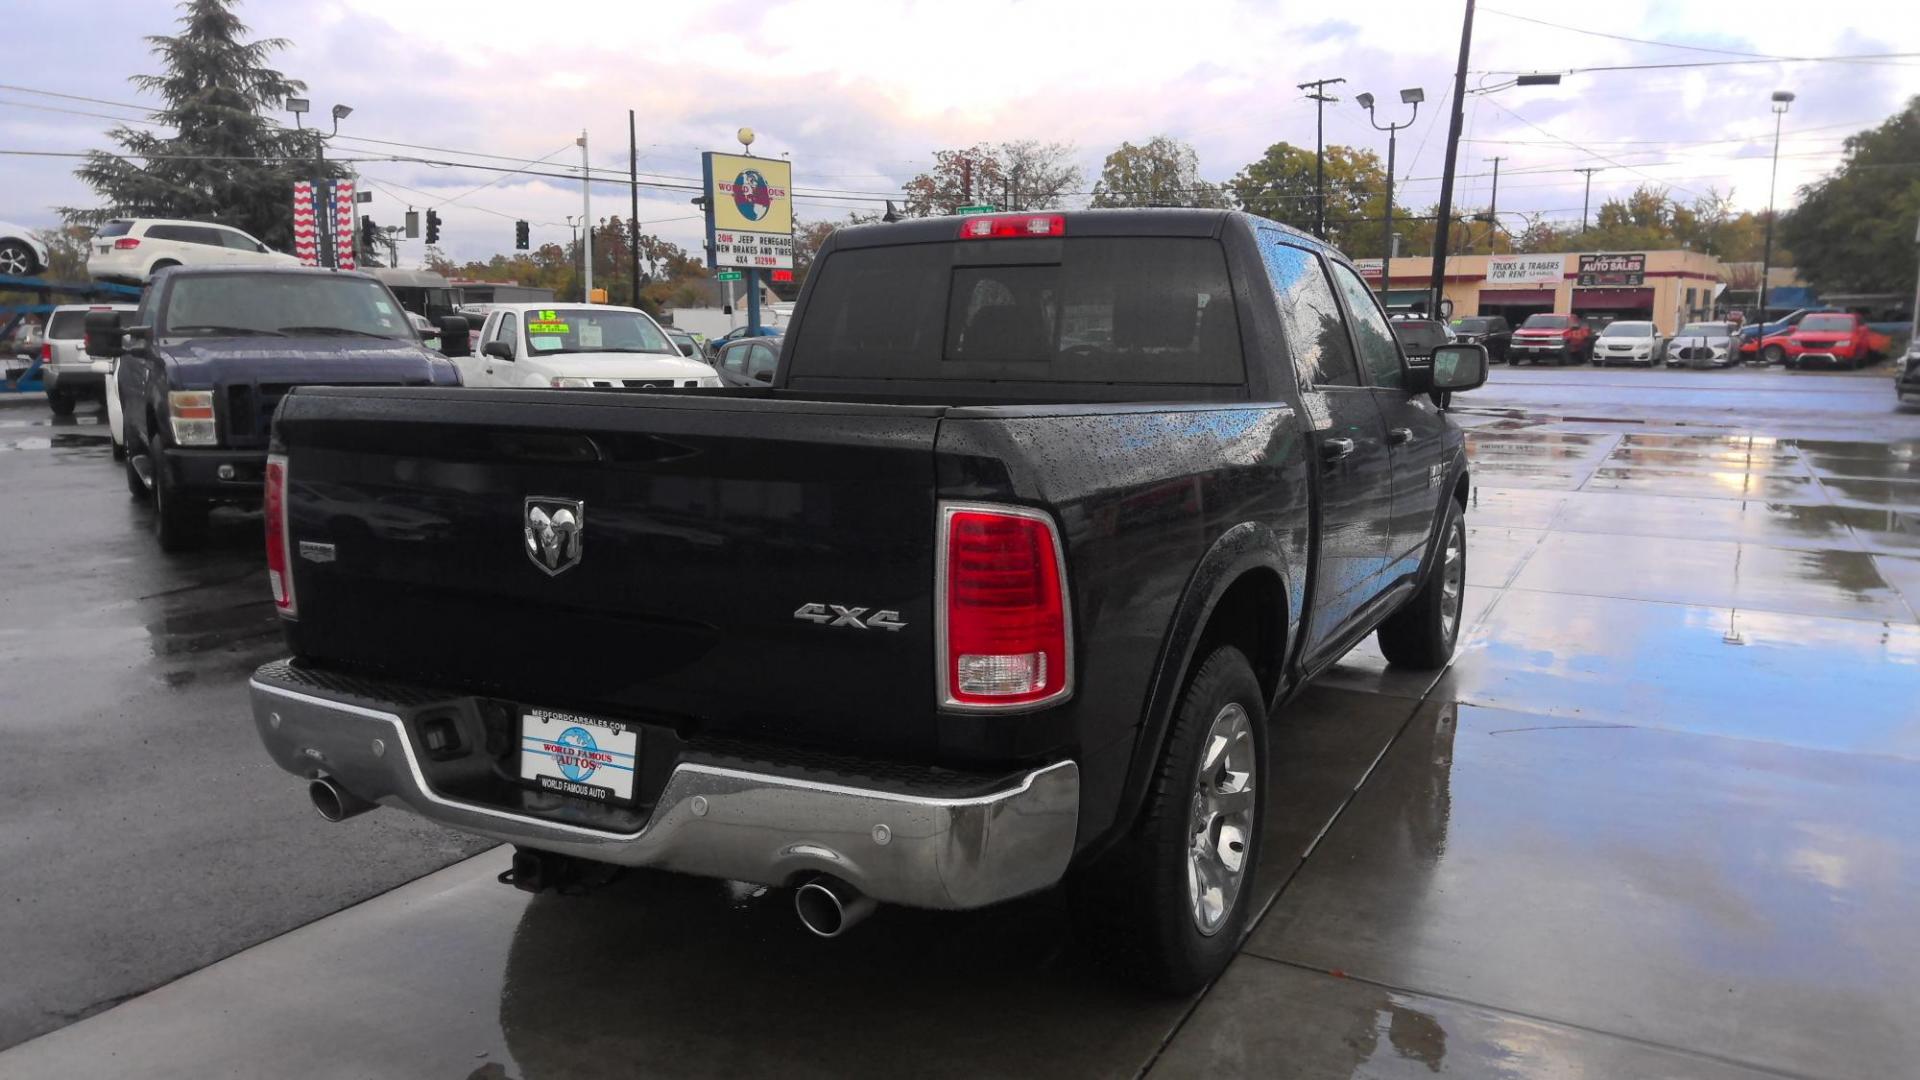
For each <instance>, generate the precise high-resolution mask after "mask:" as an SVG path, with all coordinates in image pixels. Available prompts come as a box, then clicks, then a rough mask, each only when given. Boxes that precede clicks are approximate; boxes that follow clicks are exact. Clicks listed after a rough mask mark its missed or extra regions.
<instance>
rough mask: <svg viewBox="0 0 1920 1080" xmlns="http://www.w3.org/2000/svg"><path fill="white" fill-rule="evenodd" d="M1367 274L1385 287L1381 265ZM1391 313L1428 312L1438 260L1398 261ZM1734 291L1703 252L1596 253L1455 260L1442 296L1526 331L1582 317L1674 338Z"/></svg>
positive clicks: (1364, 262) (1458, 311)
mask: <svg viewBox="0 0 1920 1080" xmlns="http://www.w3.org/2000/svg"><path fill="white" fill-rule="evenodd" d="M1356 265H1358V266H1359V268H1360V273H1361V274H1362V276H1364V277H1365V278H1366V279H1367V282H1368V283H1369V284H1371V285H1372V286H1373V287H1374V288H1375V289H1379V288H1380V287H1381V281H1380V272H1381V260H1379V259H1359V260H1356ZM1391 269H1392V274H1393V280H1392V281H1391V282H1390V283H1388V285H1387V288H1386V301H1387V306H1388V308H1390V309H1392V310H1394V311H1409V310H1419V311H1424V310H1425V309H1426V306H1427V289H1428V288H1429V286H1430V283H1431V281H1432V276H1433V260H1432V259H1431V258H1428V257H1405V258H1397V259H1394V260H1393V265H1392V268H1391ZM1725 288H1726V269H1725V267H1724V266H1723V265H1722V264H1721V262H1720V260H1719V259H1717V258H1714V257H1713V256H1711V255H1704V254H1701V253H1700V252H1697V251H1595V252H1584V253H1577V254H1576V253H1568V254H1564V255H1449V256H1448V257H1447V276H1446V285H1445V289H1444V292H1443V294H1442V295H1444V296H1445V297H1446V299H1448V300H1450V301H1452V302H1453V309H1452V310H1453V314H1454V316H1456V317H1458V316H1461V315H1504V316H1505V317H1506V318H1507V321H1509V322H1511V323H1514V324H1516V325H1518V324H1519V323H1520V322H1522V321H1523V320H1525V319H1526V317H1527V316H1529V315H1538V314H1543V313H1549V314H1556V315H1569V314H1573V315H1580V316H1582V317H1584V318H1586V319H1589V320H1591V321H1593V322H1597V323H1609V322H1613V321H1614V320H1616V319H1646V320H1651V321H1652V322H1653V323H1655V324H1656V325H1658V326H1659V328H1660V332H1661V333H1663V334H1672V333H1673V332H1674V331H1676V330H1678V329H1679V328H1680V325H1681V324H1682V323H1686V322H1689V321H1693V320H1699V319H1709V318H1712V317H1713V315H1714V312H1715V306H1716V304H1715V301H1716V299H1717V298H1718V297H1719V296H1720V295H1721V293H1722V292H1723V291H1724V290H1725Z"/></svg>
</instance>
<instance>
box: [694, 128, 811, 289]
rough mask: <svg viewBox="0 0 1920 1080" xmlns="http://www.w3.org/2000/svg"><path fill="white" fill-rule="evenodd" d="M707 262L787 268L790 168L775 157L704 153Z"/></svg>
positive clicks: (790, 231)
mask: <svg viewBox="0 0 1920 1080" xmlns="http://www.w3.org/2000/svg"><path fill="white" fill-rule="evenodd" d="M700 166H701V169H700V171H701V174H702V178H703V182H704V183H705V184H706V193H707V265H708V266H709V267H711V268H712V269H715V270H718V269H720V268H722V267H730V266H738V267H745V268H748V269H754V270H791V269H793V166H792V164H790V163H789V162H787V161H785V160H783V159H780V158H760V157H749V156H747V155H745V154H721V153H713V152H708V153H706V154H702V155H701V156H700Z"/></svg>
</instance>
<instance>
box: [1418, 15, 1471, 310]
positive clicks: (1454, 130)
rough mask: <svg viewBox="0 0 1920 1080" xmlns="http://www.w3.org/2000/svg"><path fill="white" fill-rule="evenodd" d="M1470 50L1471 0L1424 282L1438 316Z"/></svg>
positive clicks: (1444, 283) (1463, 23) (1462, 30)
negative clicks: (1430, 265) (1430, 257)
mask: <svg viewBox="0 0 1920 1080" xmlns="http://www.w3.org/2000/svg"><path fill="white" fill-rule="evenodd" d="M1472 52H1473V0H1467V13H1466V16H1465V18H1463V19H1462V20H1461V23H1460V63H1459V65H1458V66H1457V67H1455V68H1454V71H1453V116H1452V117H1451V118H1449V119H1448V121H1447V160H1446V164H1445V166H1444V167H1443V168H1442V169H1441V171H1440V206H1439V209H1438V214H1439V218H1438V220H1436V221H1435V222H1434V226H1435V228H1434V230H1433V276H1432V278H1430V279H1429V280H1428V282H1427V296H1428V298H1427V306H1428V311H1427V315H1428V316H1429V317H1431V318H1435V319H1438V318H1440V317H1442V312H1441V310H1440V305H1441V299H1442V293H1443V292H1444V291H1445V289H1446V286H1447V234H1448V233H1449V232H1452V231H1453V225H1452V222H1453V167H1454V163H1455V162H1457V161H1458V160H1459V159H1460V127H1461V124H1462V123H1463V122H1464V120H1465V116H1466V101H1467V57H1468V55H1469V54H1471V53H1472Z"/></svg>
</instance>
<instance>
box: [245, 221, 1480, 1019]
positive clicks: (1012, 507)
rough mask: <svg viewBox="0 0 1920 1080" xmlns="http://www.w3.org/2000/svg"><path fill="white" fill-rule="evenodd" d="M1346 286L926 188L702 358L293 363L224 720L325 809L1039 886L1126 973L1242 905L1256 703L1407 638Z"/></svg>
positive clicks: (1422, 608)
mask: <svg viewBox="0 0 1920 1080" xmlns="http://www.w3.org/2000/svg"><path fill="white" fill-rule="evenodd" d="M1485 378H1486V353H1485V351H1484V349H1483V348H1482V347H1481V346H1479V345H1458V346H1443V347H1441V348H1439V349H1438V350H1436V355H1435V357H1434V359H1433V362H1432V364H1431V365H1411V366H1410V365H1409V364H1408V363H1407V362H1406V361H1405V360H1404V358H1403V357H1402V355H1401V351H1400V349H1399V346H1398V345H1397V344H1396V342H1395V339H1394V335H1393V331H1392V330H1391V329H1390V328H1389V326H1388V323H1387V320H1386V317H1385V315H1384V314H1383V313H1382V311H1381V309H1380V307H1379V305H1378V304H1377V303H1376V302H1375V299H1374V297H1373V295H1372V294H1371V293H1370V292H1369V291H1368V289H1367V286H1366V285H1365V284H1364V283H1363V282H1362V280H1361V278H1360V275H1359V274H1358V273H1356V272H1355V270H1354V268H1353V267H1352V265H1351V264H1349V263H1348V261H1347V260H1346V259H1344V258H1342V257H1341V256H1340V255H1339V254H1338V253H1337V252H1334V251H1332V250H1331V249H1329V248H1327V247H1325V246H1324V245H1322V244H1320V243H1319V242H1317V241H1315V240H1313V239H1312V238H1310V237H1307V236H1304V235H1302V234H1300V233H1298V232H1294V231H1292V230H1290V229H1287V228H1285V227H1283V226H1279V225H1275V224H1273V223H1270V222H1267V221H1263V220H1260V219H1258V218H1254V217H1249V216H1246V215H1242V214H1232V213H1224V212H1213V211H1175V210H1130V211H1089V212H1084V213H1063V214H1019V215H1000V216H985V217H973V218H965V219H952V218H949V219H933V220H920V221H912V222H905V223H900V224H893V225H880V226H872V227H864V228H854V229H845V230H842V231H840V232H838V233H835V234H834V235H833V237H832V238H831V239H830V240H829V241H828V242H827V244H826V245H825V247H824V248H823V250H822V251H821V252H820V256H819V262H818V263H817V265H816V268H815V270H814V272H813V274H812V275H811V277H810V279H809V280H808V282H807V286H806V289H805V292H804V293H803V295H802V296H801V298H800V303H799V306H798V308H797V310H796V311H795V313H794V315H793V319H792V325H791V327H790V329H789V331H788V333H787V335H786V342H785V350H784V353H783V355H782V357H781V361H780V367H779V371H778V374H777V375H776V377H775V379H774V381H773V384H772V385H771V386H770V387H767V388H765V389H757V390H747V391H712V390H662V391H634V392H617V391H551V390H543V391H539V392H523V391H517V390H477V389H464V390H463V389H434V390H415V389H397V388H396V389H360V388H351V387H332V388H318V389H307V388H302V389H299V390H297V391H295V392H293V393H291V394H289V395H288V396H287V398H286V399H285V401H284V403H283V404H282V405H281V407H280V410H279V413H278V417H277V420H276V422H275V424H274V429H273V447H272V454H271V457H270V458H269V462H268V465H267V483H268V486H267V495H266V507H267V522H268V527H267V542H268V562H269V569H270V575H271V578H272V582H273V590H274V595H275V597H276V601H277V604H278V606H279V611H280V614H281V616H282V617H283V619H284V626H285V630H286V636H287V642H288V644H289V645H290V646H291V649H292V653H293V655H292V657H291V658H290V659H288V660H285V661H281V662H278V663H273V664H269V665H267V666H265V667H263V668H261V669H260V670H259V672H258V673H257V674H256V675H255V677H254V679H253V683H252V695H253V709H254V719H255V722H256V725H257V727H258V729H259V733H260V737H261V738H262V740H264V742H265V743H266V746H267V749H268V751H269V752H270V753H271V754H272V756H273V758H274V760H275V761H276V762H278V763H279V764H280V765H281V766H282V767H283V768H285V769H287V770H288V771H290V772H293V773H295V774H297V775H299V776H302V777H305V778H307V779H308V780H309V781H310V782H311V783H310V792H311V795H312V797H313V799H314V801H315V803H316V805H317V806H318V807H319V808H320V810H321V812H322V813H323V814H324V815H325V816H327V817H328V818H330V819H339V818H342V817H346V816H350V815H352V814H355V813H358V812H361V811H364V810H369V809H372V808H373V807H374V805H375V804H379V803H384V804H387V805H389V806H400V807H405V808H408V809H411V810H413V811H414V812H416V813H419V814H422V815H425V816H427V817H430V818H432V819H434V820H436V821H440V822H443V823H445V824H447V825H449V826H452V827H454V828H457V829H462V830H466V831H469V832H473V833H478V834H481V835H484V836H489V837H493V838H496V839H499V840H503V841H508V842H511V843H513V844H514V845H516V847H517V849H518V851H517V854H516V856H515V860H514V865H515V873H516V877H517V879H518V881H519V883H520V884H521V885H523V886H527V887H539V886H540V885H542V884H546V883H551V882H554V881H556V880H560V879H562V878H564V877H565V876H566V875H567V874H568V873H569V872H570V871H577V870H578V869H579V868H580V867H581V861H582V860H587V861H592V862H598V863H607V864H618V865H626V866H651V867H661V868H666V869H670V870H678V871H683V872H686V873H690V874H700V875H707V876H712V877H718V878H729V879H738V880H745V881H754V882H764V883H768V884H775V885H789V886H798V888H797V890H796V893H795V896H796V903H797V906H798V908H799V910H800V914H801V917H802V918H803V919H804V920H805V921H806V922H807V923H808V925H809V926H810V927H812V928H813V929H814V930H815V931H816V932H819V933H823V934H827V935H832V934H836V933H838V932H840V931H841V930H842V929H844V928H846V927H848V926H850V925H852V924H853V923H854V922H856V921H858V919H859V918H860V917H861V916H862V915H863V914H864V913H865V912H866V911H867V910H870V909H871V908H872V906H873V903H874V902H875V901H881V902H890V903H897V904H907V905H913V906H918V907H926V908H972V907H979V906H982V905H987V904H992V903H995V902H997V901H1002V900H1006V899H1009V898H1011V897H1016V896H1020V895H1022V894H1025V893H1031V892H1034V891H1036V890H1041V889H1046V888H1049V887H1051V886H1054V885H1057V884H1061V883H1063V882H1064V883H1065V884H1066V885H1067V886H1068V888H1069V890H1070V892H1071V895H1072V896H1073V897H1075V898H1076V901H1077V902H1078V904H1079V907H1080V908H1081V909H1082V910H1084V912H1085V920H1086V931H1087V933H1089V934H1092V935H1099V936H1100V937H1101V938H1102V939H1103V940H1102V942H1101V945H1100V947H1099V948H1098V951H1099V953H1100V954H1101V955H1103V956H1113V957H1116V958H1118V959H1119V961H1120V962H1121V963H1122V964H1124V965H1125V966H1126V968H1127V969H1128V970H1129V971H1130V973H1131V974H1132V975H1134V976H1135V977H1138V978H1141V979H1144V980H1146V981H1148V982H1150V983H1152V984H1155V985H1159V986H1162V987H1166V988H1169V989H1174V990H1184V989H1188V988H1192V987H1195V986H1197V985H1200V984H1201V983H1203V982H1205V981H1206V980H1207V979H1209V978H1211V977H1212V976H1213V975H1215V974H1217V973H1218V972H1219V971H1220V969H1221V968H1222V967H1223V966H1224V965H1225V964H1226V962H1227V960H1228V959H1229V957H1230V956H1231V955H1232V952H1233V950H1234V949H1235V947H1236V946H1237V944H1238V942H1239V940H1240V938H1241V937H1242V936H1243V934H1244V932H1245V930H1246V928H1247V925H1248V920H1249V918H1250V916H1251V914H1252V911H1251V908H1252V907H1253V906H1254V905H1253V901H1252V900H1251V898H1250V895H1249V892H1250V890H1249V888H1248V885H1249V883H1250V882H1251V881H1252V879H1253V875H1254V870H1255V867H1256V865H1257V864H1258V862H1259V859H1260V854H1261V852H1260V844H1261V831H1262V826H1263V818H1264V814H1265V810H1264V797H1265V795H1266V794H1267V789H1268V786H1269V782H1270V781H1269V777H1270V776H1271V774H1272V765H1271V764H1270V763H1269V762H1268V761H1267V759H1266V750H1267V745H1268V743H1267V726H1268V723H1269V721H1270V719H1271V718H1272V717H1273V716H1274V715H1275V714H1276V713H1277V712H1280V711H1283V710H1284V709H1285V708H1286V704H1287V701H1288V699H1289V698H1290V697H1291V696H1292V695H1293V694H1294V693H1295V692H1296V691H1298V690H1299V689H1300V687H1301V686H1302V685H1303V684H1304V683H1305V682H1306V681H1307V680H1308V679H1309V678H1311V677H1312V676H1313V675H1314V673H1315V672H1317V671H1319V670H1321V669H1322V668H1324V667H1326V666H1327V665H1329V664H1331V663H1332V662H1333V661H1334V660H1336V659H1337V658H1338V657H1339V656H1340V655H1341V654H1343V653H1345V652H1346V651H1347V650H1348V649H1349V648H1350V647H1352V646H1353V644H1354V643H1355V642H1356V641H1358V640H1359V639H1360V638H1362V637H1363V636H1364V635H1366V634H1368V633H1371V632H1375V631H1378V633H1379V635H1380V644H1381V647H1382V649H1383V651H1384V652H1385V653H1386V655H1387V657H1388V659H1389V660H1391V661H1392V662H1393V663H1396V664H1405V665H1411V666H1415V667H1427V668H1431V667H1437V666H1439V665H1441V664H1444V663H1445V662H1446V660H1447V659H1448V657H1449V656H1450V655H1451V654H1452V651H1453V647H1454V641H1455V636H1456V635H1457V633H1458V632H1459V627H1460V620H1461V597H1462V591H1463V590H1462V585H1463V581H1464V577H1465V569H1466V541H1465V536H1466V534H1465V528H1464V525H1463V516H1462V515H1463V511H1464V507H1465V502H1466V497H1467V490H1468V489H1467V461H1466V457H1465V455H1464V452H1463V449H1462V438H1461V435H1460V433H1459V431H1458V429H1457V428H1455V427H1454V426H1453V425H1452V424H1451V422H1450V421H1449V420H1448V418H1447V416H1446V414H1445V412H1444V411H1443V409H1442V407H1441V404H1440V403H1441V402H1444V400H1445V394H1446V392H1448V391H1450V390H1464V389H1471V388H1472V387H1474V386H1478V385H1479V384H1480V383H1481V382H1482V381H1484V379H1485Z"/></svg>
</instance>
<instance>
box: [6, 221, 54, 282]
mask: <svg viewBox="0 0 1920 1080" xmlns="http://www.w3.org/2000/svg"><path fill="white" fill-rule="evenodd" d="M47 263H48V255H47V245H45V244H43V243H41V242H40V238H39V237H37V236H34V235H33V233H32V232H31V231H30V230H28V229H27V228H26V226H24V225H14V224H11V223H9V222H5V221H0V274H3V275H6V276H8V277H33V276H35V275H37V274H40V273H43V272H44V271H45V270H46V269H47Z"/></svg>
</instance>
